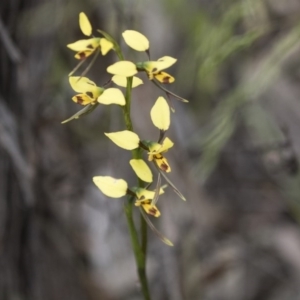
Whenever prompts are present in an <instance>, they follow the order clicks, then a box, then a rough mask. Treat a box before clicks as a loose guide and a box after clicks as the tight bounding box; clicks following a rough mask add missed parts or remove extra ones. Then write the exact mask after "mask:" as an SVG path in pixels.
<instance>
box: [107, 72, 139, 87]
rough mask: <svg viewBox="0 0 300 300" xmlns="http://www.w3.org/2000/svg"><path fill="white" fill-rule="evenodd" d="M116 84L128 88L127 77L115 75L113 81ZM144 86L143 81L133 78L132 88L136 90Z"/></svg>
mask: <svg viewBox="0 0 300 300" xmlns="http://www.w3.org/2000/svg"><path fill="white" fill-rule="evenodd" d="M111 80H112V81H113V82H114V83H115V84H117V85H118V86H122V87H126V86H127V77H125V76H120V75H114V76H113V77H112V79H111ZM141 84H143V80H142V79H140V78H138V77H136V76H133V79H132V88H135V87H137V86H139V85H141Z"/></svg>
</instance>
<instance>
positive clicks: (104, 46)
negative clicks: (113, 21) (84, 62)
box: [67, 12, 114, 59]
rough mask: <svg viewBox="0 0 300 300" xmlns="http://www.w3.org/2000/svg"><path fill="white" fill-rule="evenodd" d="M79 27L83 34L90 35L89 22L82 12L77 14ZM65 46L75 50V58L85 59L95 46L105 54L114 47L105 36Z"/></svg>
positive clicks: (93, 50)
mask: <svg viewBox="0 0 300 300" xmlns="http://www.w3.org/2000/svg"><path fill="white" fill-rule="evenodd" d="M79 27H80V29H81V31H82V33H83V34H84V35H86V36H91V35H92V26H91V23H90V21H89V19H88V17H87V16H86V15H85V13H83V12H81V13H80V14H79ZM67 47H68V48H69V49H71V50H73V51H76V52H77V53H76V54H75V58H77V59H85V58H87V57H88V56H90V55H91V54H93V53H94V52H95V50H96V49H97V48H99V49H100V51H101V53H102V55H106V54H107V53H108V52H109V51H110V50H111V49H112V48H113V47H114V44H113V43H112V42H111V41H109V40H108V39H106V38H98V37H91V38H89V39H85V40H79V41H76V42H74V43H71V44H68V45H67Z"/></svg>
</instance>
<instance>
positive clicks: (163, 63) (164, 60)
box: [157, 56, 177, 69]
mask: <svg viewBox="0 0 300 300" xmlns="http://www.w3.org/2000/svg"><path fill="white" fill-rule="evenodd" d="M176 61H177V59H176V58H173V57H171V56H164V57H161V58H159V59H158V60H157V62H159V63H160V67H162V68H163V69H167V68H169V67H171V66H172V65H174V64H175V63H176Z"/></svg>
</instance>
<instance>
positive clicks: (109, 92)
mask: <svg viewBox="0 0 300 300" xmlns="http://www.w3.org/2000/svg"><path fill="white" fill-rule="evenodd" d="M97 101H98V102H99V103H102V104H105V105H109V104H118V105H125V103H126V101H125V97H124V95H123V93H122V92H121V91H120V90H119V89H116V88H110V89H106V90H104V92H103V93H102V94H101V96H100V97H98V99H97Z"/></svg>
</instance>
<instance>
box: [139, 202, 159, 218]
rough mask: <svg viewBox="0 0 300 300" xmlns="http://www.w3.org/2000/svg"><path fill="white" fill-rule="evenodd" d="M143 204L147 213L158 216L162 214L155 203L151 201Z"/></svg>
mask: <svg viewBox="0 0 300 300" xmlns="http://www.w3.org/2000/svg"><path fill="white" fill-rule="evenodd" d="M141 205H142V207H143V209H144V210H145V212H146V213H147V214H149V215H151V216H154V217H156V218H157V217H159V216H160V211H159V210H158V208H157V207H156V206H155V205H151V203H150V204H149V203H142V204H141Z"/></svg>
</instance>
